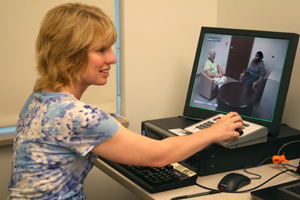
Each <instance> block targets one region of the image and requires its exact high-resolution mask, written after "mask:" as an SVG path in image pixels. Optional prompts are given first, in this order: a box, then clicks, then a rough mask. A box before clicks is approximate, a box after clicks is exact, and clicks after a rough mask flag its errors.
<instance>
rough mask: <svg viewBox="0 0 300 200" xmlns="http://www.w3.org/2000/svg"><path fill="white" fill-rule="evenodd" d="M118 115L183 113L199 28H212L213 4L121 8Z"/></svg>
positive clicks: (137, 121)
mask: <svg viewBox="0 0 300 200" xmlns="http://www.w3.org/2000/svg"><path fill="white" fill-rule="evenodd" d="M123 6H124V7H123V11H124V12H123V13H122V15H123V16H122V18H123V20H124V22H123V23H122V24H123V25H124V26H123V27H122V33H121V52H122V53H121V66H122V69H121V70H122V71H121V74H122V95H123V96H122V101H123V106H122V108H123V110H122V115H124V116H126V118H127V119H128V120H129V122H130V124H129V129H131V130H132V131H135V132H137V133H140V131H141V122H142V121H143V120H149V119H157V118H164V117H173V116H177V115H182V114H183V107H184V103H185V98H186V92H187V89H188V82H189V79H190V75H191V70H192V67H193V62H194V56H195V53H196V47H197V43H198V37H199V33H200V29H201V26H216V19H217V16H216V12H217V10H216V8H217V1H216V0H214V1H209V2H208V1H204V0H189V1H183V0H165V1H152V0H144V1H139V0H131V1H126V4H124V5H123Z"/></svg>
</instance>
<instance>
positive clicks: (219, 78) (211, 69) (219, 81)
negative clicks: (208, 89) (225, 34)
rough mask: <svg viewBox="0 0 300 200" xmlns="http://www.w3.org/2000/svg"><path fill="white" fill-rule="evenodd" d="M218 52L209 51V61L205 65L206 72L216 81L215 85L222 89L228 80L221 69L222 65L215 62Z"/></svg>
mask: <svg viewBox="0 0 300 200" xmlns="http://www.w3.org/2000/svg"><path fill="white" fill-rule="evenodd" d="M215 58H216V51H215V50H214V49H210V50H209V51H208V60H207V61H206V62H205V65H204V72H205V73H206V74H207V75H208V76H209V77H210V78H212V79H213V80H214V83H215V84H216V85H218V86H219V87H221V86H222V85H223V84H224V83H225V82H226V80H227V78H226V77H225V72H224V71H223V70H222V69H221V67H220V65H219V64H218V63H217V62H216V61H215Z"/></svg>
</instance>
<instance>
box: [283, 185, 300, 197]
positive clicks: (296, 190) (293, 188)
mask: <svg viewBox="0 0 300 200" xmlns="http://www.w3.org/2000/svg"><path fill="white" fill-rule="evenodd" d="M285 189H287V190H289V191H291V192H293V193H295V194H298V195H300V184H297V185H293V186H291V187H287V188H285Z"/></svg>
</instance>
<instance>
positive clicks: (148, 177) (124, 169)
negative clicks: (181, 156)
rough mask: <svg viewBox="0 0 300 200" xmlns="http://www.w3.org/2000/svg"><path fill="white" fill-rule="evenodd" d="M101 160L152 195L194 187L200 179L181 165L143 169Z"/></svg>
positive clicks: (174, 164)
mask: <svg viewBox="0 0 300 200" xmlns="http://www.w3.org/2000/svg"><path fill="white" fill-rule="evenodd" d="M101 159H102V160H103V161H104V162H106V163H107V164H109V165H110V166H111V167H113V168H114V169H116V170H117V171H119V172H120V173H122V174H123V175H124V176H126V177H127V178H129V179H130V180H131V181H133V182H134V183H136V184H137V185H139V186H140V187H142V188H144V189H145V190H147V191H148V192H150V193H157V192H163V191H167V190H172V189H176V188H181V187H186V186H190V185H194V184H195V183H196V180H197V177H198V176H197V174H196V173H195V172H194V171H192V170H190V169H188V168H187V167H185V166H184V165H183V164H180V163H173V164H170V165H167V166H165V167H141V166H133V165H122V164H119V163H116V162H112V161H109V160H106V159H104V158H101Z"/></svg>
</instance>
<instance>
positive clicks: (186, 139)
mask: <svg viewBox="0 0 300 200" xmlns="http://www.w3.org/2000/svg"><path fill="white" fill-rule="evenodd" d="M236 122H238V123H236ZM237 128H239V129H240V130H241V128H242V118H241V117H240V116H239V115H238V114H237V113H229V114H227V115H226V116H224V117H222V118H221V119H220V120H218V121H217V122H216V123H215V124H214V125H213V126H212V127H210V128H207V129H205V130H202V131H199V132H197V133H194V134H191V135H188V136H178V137H168V138H166V139H164V140H154V139H151V138H148V137H145V136H142V135H140V134H137V133H134V132H132V131H130V130H128V129H126V128H125V127H123V126H121V127H120V129H119V130H118V131H117V133H116V134H115V135H114V136H112V137H111V138H110V139H108V140H107V141H105V142H103V143H101V144H99V145H98V146H96V147H95V148H94V149H93V150H92V152H93V153H95V154H97V155H99V156H101V157H104V158H107V159H109V160H112V161H115V162H119V163H123V164H131V165H141V166H158V167H162V166H165V165H167V164H169V163H173V162H178V161H182V160H184V159H186V158H188V157H189V156H191V155H193V154H195V153H197V152H198V151H200V150H202V149H203V148H205V147H206V146H208V145H210V144H211V143H214V142H219V141H222V140H226V139H230V138H232V137H238V136H239V133H238V132H236V131H235V130H236V129H237Z"/></svg>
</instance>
